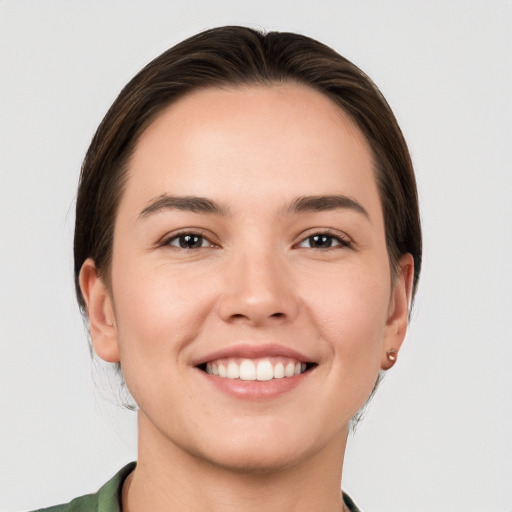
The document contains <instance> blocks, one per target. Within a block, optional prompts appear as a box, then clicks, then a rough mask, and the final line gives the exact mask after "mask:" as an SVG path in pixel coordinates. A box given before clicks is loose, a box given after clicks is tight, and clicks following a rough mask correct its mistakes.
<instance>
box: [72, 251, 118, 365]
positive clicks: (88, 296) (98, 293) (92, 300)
mask: <svg viewBox="0 0 512 512" xmlns="http://www.w3.org/2000/svg"><path fill="white" fill-rule="evenodd" d="M79 282H80V289H81V290H82V295H83V297H84V299H85V302H86V304H87V316H88V317H89V329H90V334H91V340H92V345H93V348H94V352H95V353H96V354H97V355H98V357H100V358H101V359H103V360H104V361H107V362H109V363H118V362H119V360H120V357H119V345H118V339H117V327H116V322H115V316H114V308H113V304H112V298H111V296H110V292H109V290H108V288H107V286H106V284H105V283H104V281H103V280H102V279H101V277H100V276H99V275H98V270H97V269H96V265H95V264H94V261H93V260H92V259H91V258H88V259H87V260H86V261H85V262H84V264H83V265H82V268H81V269H80V276H79Z"/></svg>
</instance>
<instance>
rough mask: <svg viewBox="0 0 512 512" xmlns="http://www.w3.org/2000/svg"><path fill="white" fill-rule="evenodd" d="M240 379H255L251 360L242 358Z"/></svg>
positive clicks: (254, 370) (254, 368) (254, 367)
mask: <svg viewBox="0 0 512 512" xmlns="http://www.w3.org/2000/svg"><path fill="white" fill-rule="evenodd" d="M240 379H241V380H256V366H254V363H253V362H252V361H249V360H248V359H244V360H243V361H242V364H241V365H240Z"/></svg>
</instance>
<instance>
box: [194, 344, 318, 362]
mask: <svg viewBox="0 0 512 512" xmlns="http://www.w3.org/2000/svg"><path fill="white" fill-rule="evenodd" d="M279 356H281V357H289V358H291V359H296V360H297V361H299V362H301V363H312V362H314V361H312V360H311V359H310V358H308V357H307V356H305V355H304V354H302V353H301V352H299V351H297V350H295V349H293V348H290V347H286V346H284V345H279V344H275V343H270V344H263V345H261V344H258V345H251V344H248V343H242V344H238V345H232V346H230V347H224V348H221V349H219V350H216V351H214V352H211V353H209V354H207V355H205V356H201V357H199V358H197V359H196V360H194V361H192V365H193V366H200V365H202V364H205V363H208V362H210V361H215V360H216V359H225V358H228V357H239V358H242V359H253V358H261V357H279Z"/></svg>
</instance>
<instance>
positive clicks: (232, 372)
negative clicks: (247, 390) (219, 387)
mask: <svg viewBox="0 0 512 512" xmlns="http://www.w3.org/2000/svg"><path fill="white" fill-rule="evenodd" d="M227 377H228V379H238V377H240V367H239V366H238V365H237V364H236V363H235V362H234V361H230V362H229V363H228V374H227Z"/></svg>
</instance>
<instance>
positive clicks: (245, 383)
mask: <svg viewBox="0 0 512 512" xmlns="http://www.w3.org/2000/svg"><path fill="white" fill-rule="evenodd" d="M198 371H200V372H201V374H202V375H203V376H204V378H206V379H207V380H208V382H210V384H211V385H213V386H215V387H216V388H217V389H219V390H220V391H222V392H224V393H227V394H228V395H231V396H233V397H236V398H243V399H245V400H268V399H271V398H276V397H278V396H280V395H282V394H284V393H286V392H288V391H291V390H292V389H294V388H296V387H297V386H299V385H300V384H301V383H302V382H304V380H305V379H307V378H308V376H309V374H310V373H311V372H312V370H308V371H307V372H304V373H301V374H300V375H295V376H293V377H283V378H282V379H272V380H265V381H262V380H240V379H227V378H223V377H218V376H216V375H211V374H209V373H206V372H203V371H202V370H198Z"/></svg>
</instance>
